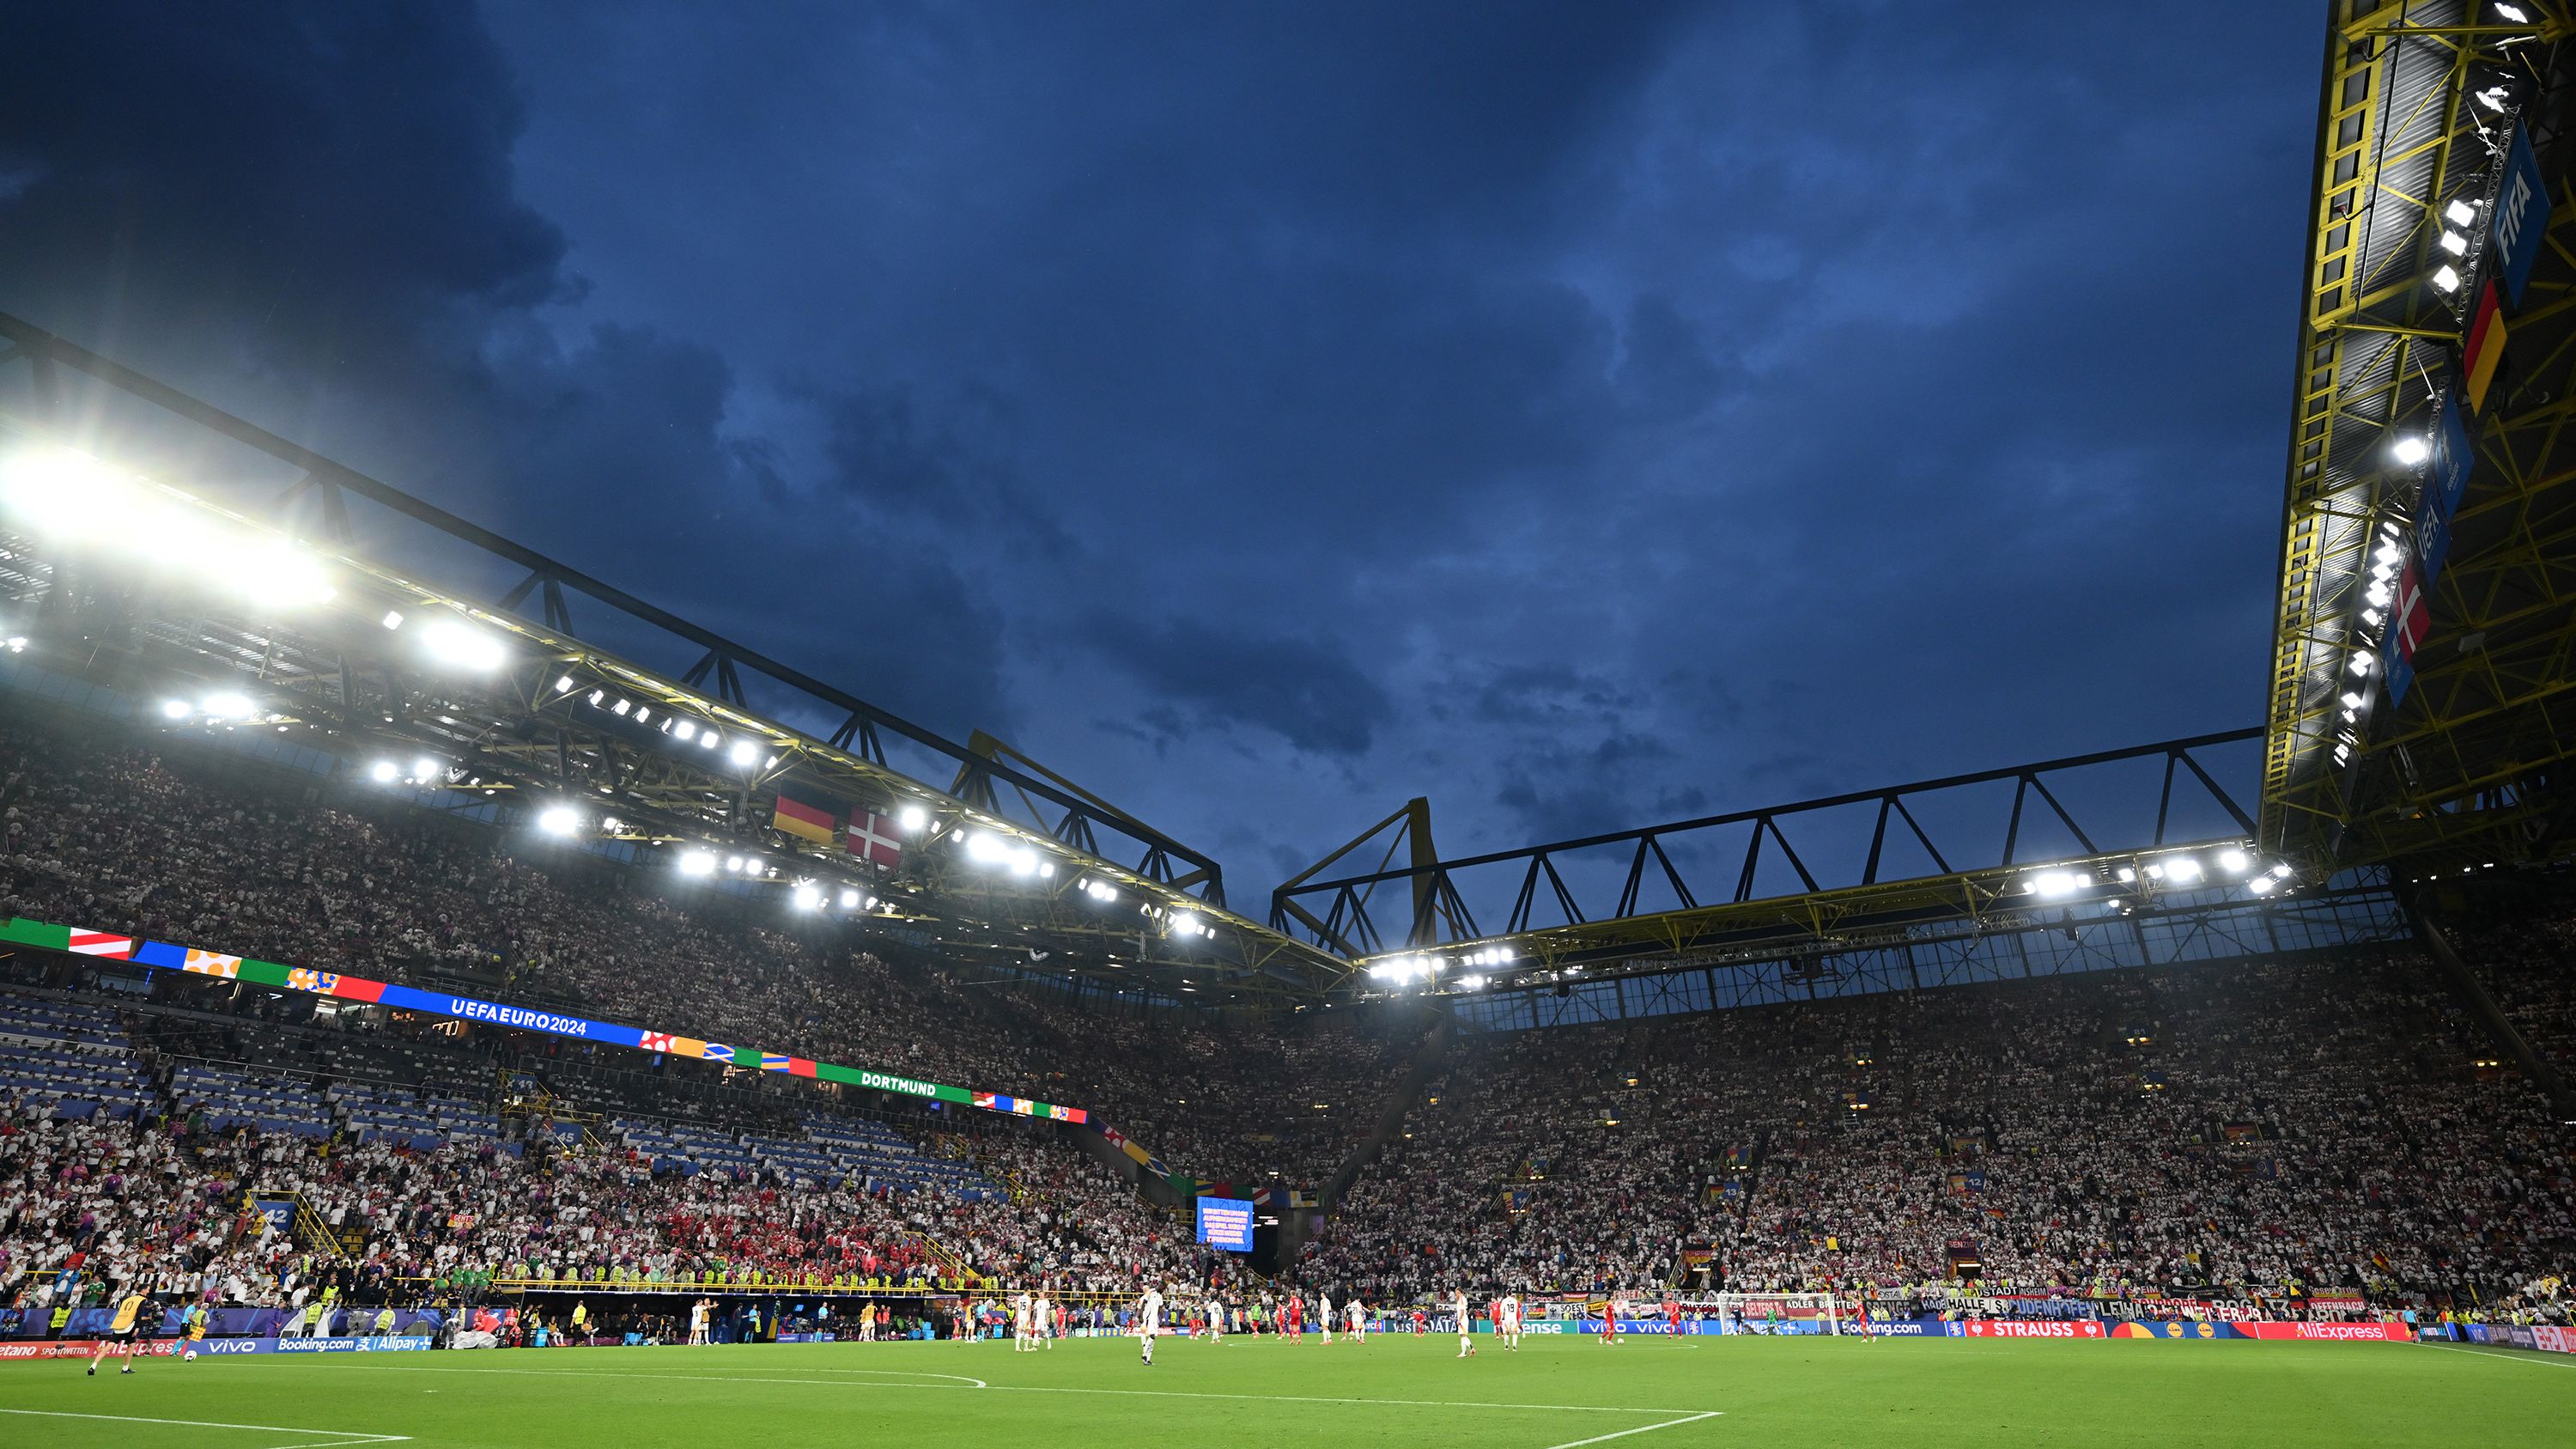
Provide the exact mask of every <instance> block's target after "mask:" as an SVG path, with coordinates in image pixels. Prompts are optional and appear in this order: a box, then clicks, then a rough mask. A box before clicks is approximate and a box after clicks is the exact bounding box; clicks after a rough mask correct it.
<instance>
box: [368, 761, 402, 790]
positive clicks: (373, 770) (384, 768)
mask: <svg viewBox="0 0 2576 1449" xmlns="http://www.w3.org/2000/svg"><path fill="white" fill-rule="evenodd" d="M395 773H396V772H395V770H394V762H393V761H391V760H378V761H376V762H375V763H374V764H372V765H369V766H368V767H367V778H368V779H370V780H373V781H375V782H376V783H377V784H379V785H390V784H392V783H393V782H394V775H395Z"/></svg>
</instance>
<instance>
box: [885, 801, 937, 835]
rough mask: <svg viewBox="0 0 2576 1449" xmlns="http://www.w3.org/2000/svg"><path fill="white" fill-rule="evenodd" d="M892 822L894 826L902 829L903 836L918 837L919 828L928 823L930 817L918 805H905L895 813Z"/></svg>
mask: <svg viewBox="0 0 2576 1449" xmlns="http://www.w3.org/2000/svg"><path fill="white" fill-rule="evenodd" d="M894 820H895V824H897V825H900V826H902V827H903V833H904V834H906V835H918V834H920V833H921V827H923V826H924V825H927V824H929V823H930V815H929V812H927V811H925V810H923V809H922V808H921V807H920V806H918V805H906V806H905V807H903V808H902V809H901V810H898V811H896V812H895V815H894Z"/></svg>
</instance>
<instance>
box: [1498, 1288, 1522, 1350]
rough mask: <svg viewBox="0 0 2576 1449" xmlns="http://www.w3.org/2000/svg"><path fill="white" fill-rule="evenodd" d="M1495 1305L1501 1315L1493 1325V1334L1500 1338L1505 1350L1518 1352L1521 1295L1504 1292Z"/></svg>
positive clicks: (1519, 1343)
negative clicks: (1498, 1320) (1500, 1299)
mask: <svg viewBox="0 0 2576 1449" xmlns="http://www.w3.org/2000/svg"><path fill="white" fill-rule="evenodd" d="M1495 1307H1496V1311H1498V1312H1500V1313H1501V1314H1502V1315H1503V1316H1502V1320H1501V1321H1500V1322H1498V1323H1496V1324H1495V1325H1494V1332H1495V1334H1496V1335H1497V1336H1498V1337H1500V1338H1501V1339H1502V1341H1503V1348H1504V1350H1505V1351H1507V1352H1518V1351H1519V1349H1520V1346H1521V1296H1520V1295H1519V1294H1517V1293H1506V1294H1504V1295H1503V1297H1502V1301H1501V1302H1500V1303H1498V1304H1497V1305H1495Z"/></svg>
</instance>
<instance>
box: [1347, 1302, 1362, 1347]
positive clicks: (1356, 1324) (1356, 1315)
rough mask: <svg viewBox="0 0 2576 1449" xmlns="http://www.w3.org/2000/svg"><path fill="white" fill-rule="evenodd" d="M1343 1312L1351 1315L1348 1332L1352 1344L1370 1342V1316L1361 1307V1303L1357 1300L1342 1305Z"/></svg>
mask: <svg viewBox="0 0 2576 1449" xmlns="http://www.w3.org/2000/svg"><path fill="white" fill-rule="evenodd" d="M1342 1311H1343V1312H1345V1313H1347V1314H1349V1315H1350V1328H1349V1329H1348V1330H1347V1332H1348V1333H1349V1335H1350V1339H1351V1342H1353V1343H1366V1342H1368V1314H1367V1312H1366V1311H1365V1310H1363V1309H1362V1308H1361V1307H1360V1301H1359V1300H1358V1299H1356V1298H1354V1299H1352V1300H1351V1301H1350V1302H1348V1303H1345V1304H1343V1305H1342Z"/></svg>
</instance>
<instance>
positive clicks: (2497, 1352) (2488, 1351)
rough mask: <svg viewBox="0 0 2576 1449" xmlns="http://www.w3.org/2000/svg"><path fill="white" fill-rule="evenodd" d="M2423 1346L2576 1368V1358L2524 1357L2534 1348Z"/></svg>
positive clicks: (2499, 1358) (2544, 1366)
mask: <svg viewBox="0 0 2576 1449" xmlns="http://www.w3.org/2000/svg"><path fill="white" fill-rule="evenodd" d="M2421 1347H2424V1348H2438V1349H2440V1350H2442V1351H2443V1352H2444V1353H2466V1354H2475V1355H2476V1356H2477V1357H2479V1358H2491V1359H2495V1360H2497V1361H2498V1362H2501V1363H2527V1364H2536V1365H2538V1366H2539V1367H2541V1368H2576V1358H2569V1359H2556V1358H2524V1357H2523V1355H2524V1354H2526V1353H2533V1352H2537V1350H2534V1349H2518V1348H2511V1347H2506V1346H2503V1345H2491V1346H2488V1347H2484V1348H2471V1347H2469V1346H2467V1345H2465V1344H2457V1343H2427V1344H2423V1345H2421Z"/></svg>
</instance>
